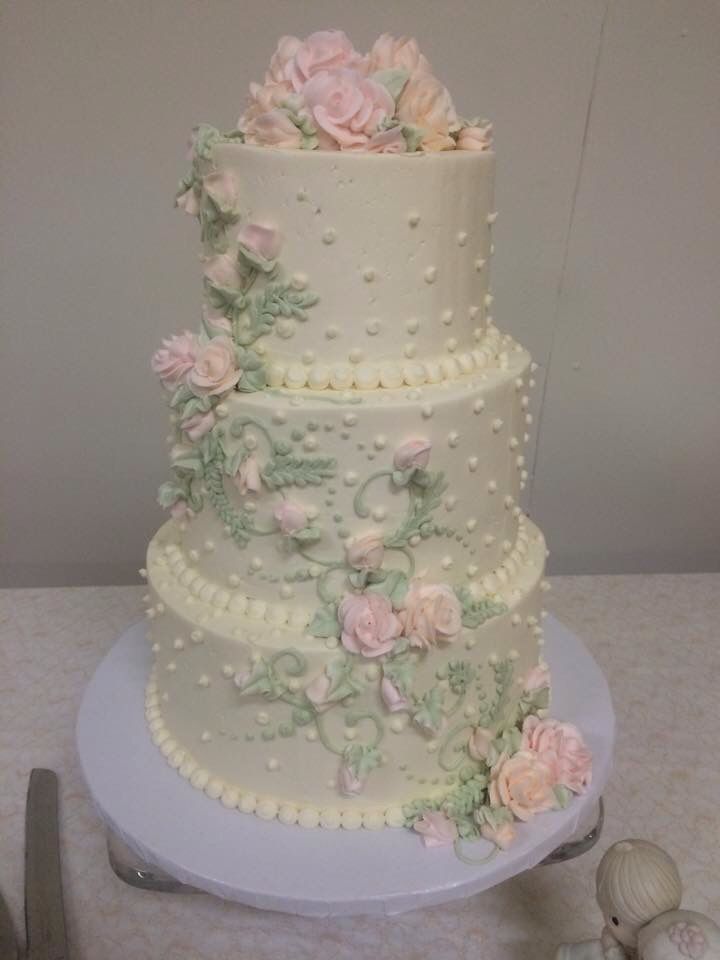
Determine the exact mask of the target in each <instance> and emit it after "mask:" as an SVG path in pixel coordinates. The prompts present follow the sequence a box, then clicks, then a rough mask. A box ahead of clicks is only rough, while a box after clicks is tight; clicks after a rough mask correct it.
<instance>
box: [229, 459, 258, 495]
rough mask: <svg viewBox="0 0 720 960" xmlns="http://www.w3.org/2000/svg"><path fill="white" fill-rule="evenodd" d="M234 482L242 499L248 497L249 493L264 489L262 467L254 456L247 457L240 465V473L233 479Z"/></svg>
mask: <svg viewBox="0 0 720 960" xmlns="http://www.w3.org/2000/svg"><path fill="white" fill-rule="evenodd" d="M233 481H234V483H235V486H236V487H237V488H238V491H239V493H240V496H241V497H246V496H247V495H248V494H249V493H259V492H260V490H261V489H262V478H261V477H260V466H259V464H258V462H257V460H256V459H255V457H254V456H253V454H250V456H249V457H246V458H245V459H244V460H243V462H242V463H241V464H240V466H239V468H238V472H237V473H236V474H235V476H234V477H233Z"/></svg>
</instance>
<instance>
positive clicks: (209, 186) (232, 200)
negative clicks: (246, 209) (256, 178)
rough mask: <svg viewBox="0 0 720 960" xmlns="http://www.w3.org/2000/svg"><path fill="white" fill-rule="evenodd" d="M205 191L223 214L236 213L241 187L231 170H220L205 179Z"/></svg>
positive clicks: (209, 174)
mask: <svg viewBox="0 0 720 960" xmlns="http://www.w3.org/2000/svg"><path fill="white" fill-rule="evenodd" d="M203 190H204V191H205V193H206V194H207V196H208V197H210V199H211V200H212V202H213V203H214V205H215V206H216V207H217V208H218V210H220V211H222V213H235V211H236V208H237V203H238V197H239V186H238V182H237V179H236V178H235V174H234V173H232V172H231V171H230V170H218V171H216V172H214V173H208V174H207V175H206V176H204V177H203Z"/></svg>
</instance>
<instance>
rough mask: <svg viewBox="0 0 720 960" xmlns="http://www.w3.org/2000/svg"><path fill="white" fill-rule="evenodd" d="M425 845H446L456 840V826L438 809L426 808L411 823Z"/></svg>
mask: <svg viewBox="0 0 720 960" xmlns="http://www.w3.org/2000/svg"><path fill="white" fill-rule="evenodd" d="M413 830H416V831H417V832H418V833H419V834H420V835H421V836H422V838H423V843H424V844H425V846H426V847H447V846H450V845H451V844H453V843H455V841H456V840H457V835H458V832H457V827H456V826H455V823H454V821H453V820H451V819H450V818H449V817H448V816H446V815H445V814H444V813H442V812H441V811H440V810H428V811H427V812H426V813H424V814H423V815H422V817H421V818H420V819H419V820H416V821H415V823H414V824H413Z"/></svg>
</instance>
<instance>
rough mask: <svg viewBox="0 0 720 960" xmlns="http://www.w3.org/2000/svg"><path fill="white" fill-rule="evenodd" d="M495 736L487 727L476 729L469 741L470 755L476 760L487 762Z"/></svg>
mask: <svg viewBox="0 0 720 960" xmlns="http://www.w3.org/2000/svg"><path fill="white" fill-rule="evenodd" d="M494 739H495V734H494V733H493V732H492V730H488V728H487V727H475V728H474V729H473V732H472V733H471V734H470V739H469V740H468V753H469V754H470V756H471V757H472V758H473V759H474V760H485V759H486V758H487V755H488V752H489V750H490V744H491V743H492V742H493V740H494Z"/></svg>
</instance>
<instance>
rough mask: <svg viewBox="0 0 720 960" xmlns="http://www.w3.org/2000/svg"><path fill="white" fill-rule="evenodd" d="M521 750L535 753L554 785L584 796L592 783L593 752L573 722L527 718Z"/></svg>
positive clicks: (524, 724) (523, 729)
mask: <svg viewBox="0 0 720 960" xmlns="http://www.w3.org/2000/svg"><path fill="white" fill-rule="evenodd" d="M521 748H522V749H523V750H530V751H532V752H533V753H535V754H537V756H538V757H539V758H540V760H542V762H543V763H544V764H545V765H546V766H547V767H548V768H549V770H550V771H551V773H552V777H553V783H555V784H560V785H561V786H563V787H567V788H568V790H572V792H573V793H583V792H584V790H585V787H587V786H588V784H589V783H590V782H591V780H592V753H591V752H590V750H589V749H588V747H587V744H586V743H585V741H584V740H583V738H582V734H581V733H580V731H579V730H578V728H577V727H576V726H575V725H574V724H572V723H561V722H560V721H559V720H541V719H540V718H539V717H534V716H530V717H526V718H525V722H524V723H523V728H522V744H521Z"/></svg>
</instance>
